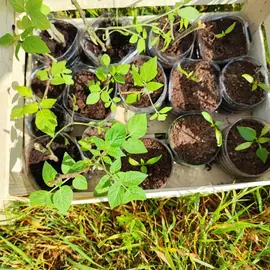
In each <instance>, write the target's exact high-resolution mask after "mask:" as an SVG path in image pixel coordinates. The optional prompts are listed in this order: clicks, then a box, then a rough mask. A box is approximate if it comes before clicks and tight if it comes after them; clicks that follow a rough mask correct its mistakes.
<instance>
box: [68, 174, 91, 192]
mask: <svg viewBox="0 0 270 270" xmlns="http://www.w3.org/2000/svg"><path fill="white" fill-rule="evenodd" d="M72 186H73V187H74V188H75V189H78V190H86V189H87V188H88V183H87V180H86V178H85V176H83V175H81V174H78V175H76V176H75V179H74V180H73V181H72Z"/></svg>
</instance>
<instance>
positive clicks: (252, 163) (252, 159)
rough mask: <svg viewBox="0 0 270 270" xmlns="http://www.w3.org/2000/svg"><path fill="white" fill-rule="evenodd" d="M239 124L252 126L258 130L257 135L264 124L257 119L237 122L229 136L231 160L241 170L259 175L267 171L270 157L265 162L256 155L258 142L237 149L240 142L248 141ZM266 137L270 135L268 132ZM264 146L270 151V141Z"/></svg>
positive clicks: (269, 165)
mask: <svg viewBox="0 0 270 270" xmlns="http://www.w3.org/2000/svg"><path fill="white" fill-rule="evenodd" d="M238 126H243V127H250V128H253V129H255V130H256V132H257V135H259V134H260V133H261V130H262V128H263V125H262V124H261V123H259V122H257V121H256V120H253V119H248V120H247V119H244V120H241V121H239V122H237V123H236V124H235V125H234V126H233V127H232V128H231V130H230V131H229V134H228V138H227V142H226V145H227V151H228V155H229V157H230V159H231V162H232V163H233V164H234V166H235V167H236V168H237V169H239V170H240V171H242V172H244V173H247V174H250V175H257V174H261V173H263V172H265V171H266V170H268V169H269V167H270V158H268V160H267V161H266V163H263V162H262V161H261V160H260V159H259V158H258V157H257V155H256V150H257V149H258V144H256V143H254V144H252V145H251V147H249V148H247V149H245V150H241V151H235V150H234V149H235V147H237V146H238V145H239V144H241V143H244V142H246V141H245V139H244V138H243V137H242V136H241V135H240V133H239V131H238V130H237V127H238ZM265 137H270V134H269V133H268V134H267V135H265ZM263 147H265V148H266V149H267V150H268V151H269V152H270V143H269V142H268V143H264V144H263Z"/></svg>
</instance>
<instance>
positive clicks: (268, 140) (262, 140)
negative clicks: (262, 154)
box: [258, 137, 270, 144]
mask: <svg viewBox="0 0 270 270" xmlns="http://www.w3.org/2000/svg"><path fill="white" fill-rule="evenodd" d="M267 142H270V138H266V137H260V138H259V139H258V143H261V144H263V143H267Z"/></svg>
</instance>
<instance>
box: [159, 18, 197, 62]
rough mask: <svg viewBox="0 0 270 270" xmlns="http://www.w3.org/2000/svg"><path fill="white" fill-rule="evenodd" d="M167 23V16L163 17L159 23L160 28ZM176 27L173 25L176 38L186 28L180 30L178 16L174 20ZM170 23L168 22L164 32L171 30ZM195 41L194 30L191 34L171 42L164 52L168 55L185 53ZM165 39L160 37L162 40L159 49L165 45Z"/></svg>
mask: <svg viewBox="0 0 270 270" xmlns="http://www.w3.org/2000/svg"><path fill="white" fill-rule="evenodd" d="M166 23H167V20H166V19H165V18H162V19H161V21H160V24H159V28H160V29H163V28H164V26H165V25H166ZM174 24H175V25H174V27H173V36H174V37H175V38H176V37H177V36H178V35H179V33H182V32H183V31H184V30H181V31H180V32H179V29H180V18H179V17H177V18H176V19H175V21H174ZM170 29H171V28H170V24H169V23H168V24H167V26H165V29H164V33H168V32H169V31H170ZM193 41H194V32H192V33H190V34H189V35H187V36H186V37H184V38H182V39H180V40H178V41H177V42H175V43H174V42H173V41H172V42H171V44H170V45H169V46H168V48H167V49H166V50H165V51H164V52H162V53H164V54H166V55H167V56H171V57H173V56H179V55H181V54H183V53H185V52H186V51H187V50H188V49H189V48H190V46H191V45H192V43H193ZM164 43H165V42H164V39H163V38H162V37H161V38H160V41H159V43H158V49H159V50H160V51H161V50H162V48H163V47H164Z"/></svg>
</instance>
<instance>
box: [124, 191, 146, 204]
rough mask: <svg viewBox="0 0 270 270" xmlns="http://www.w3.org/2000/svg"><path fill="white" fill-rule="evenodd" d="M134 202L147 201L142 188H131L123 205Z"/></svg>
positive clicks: (125, 196)
mask: <svg viewBox="0 0 270 270" xmlns="http://www.w3.org/2000/svg"><path fill="white" fill-rule="evenodd" d="M134 200H140V201H144V200H146V194H145V191H144V190H143V189H142V188H140V187H130V188H128V189H127V190H126V191H125V194H124V196H123V203H128V202H131V201H134Z"/></svg>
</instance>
